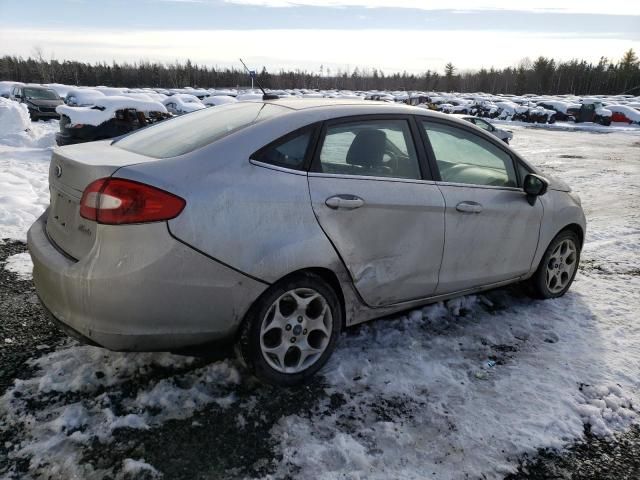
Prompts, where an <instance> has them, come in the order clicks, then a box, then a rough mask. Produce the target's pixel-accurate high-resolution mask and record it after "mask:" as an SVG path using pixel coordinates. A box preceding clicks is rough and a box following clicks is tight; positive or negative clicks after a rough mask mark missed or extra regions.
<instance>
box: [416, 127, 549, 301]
mask: <svg viewBox="0 0 640 480" xmlns="http://www.w3.org/2000/svg"><path fill="white" fill-rule="evenodd" d="M422 126H423V128H424V132H425V133H426V136H427V138H428V144H430V147H431V152H432V154H433V159H434V160H435V164H436V167H435V168H437V170H438V172H439V175H440V181H438V182H437V183H438V186H439V188H440V190H441V192H442V194H443V196H444V200H445V230H446V236H445V248H444V254H443V258H442V268H441V270H440V281H439V285H438V289H437V292H436V293H438V294H445V293H451V292H456V291H460V290H464V289H468V288H473V287H478V286H484V285H489V284H492V283H497V282H501V281H504V280H510V279H514V278H517V277H519V276H521V275H523V274H525V273H527V272H529V270H530V268H531V263H532V261H533V256H534V254H535V252H536V248H537V245H538V237H539V233H540V224H541V221H542V215H543V208H542V204H541V202H540V201H536V202H535V203H534V205H530V204H529V202H528V201H527V197H526V194H525V193H524V191H523V190H522V188H520V186H519V185H520V182H519V179H518V175H517V173H516V168H515V166H516V164H515V163H514V159H513V158H512V156H511V154H510V153H509V152H508V151H507V150H505V149H503V148H501V147H498V146H497V145H495V144H494V143H493V142H491V141H489V140H488V139H485V138H483V137H482V136H480V135H479V134H477V133H474V132H473V131H471V130H470V129H467V128H462V127H459V126H456V125H453V124H449V123H440V122H427V121H424V122H422ZM428 146H429V145H428Z"/></svg>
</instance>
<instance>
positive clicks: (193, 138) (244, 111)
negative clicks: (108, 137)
mask: <svg viewBox="0 0 640 480" xmlns="http://www.w3.org/2000/svg"><path fill="white" fill-rule="evenodd" d="M288 111H290V110H289V109H288V108H286V107H282V106H280V105H274V104H268V103H259V102H246V103H234V104H229V105H222V106H221V107H220V108H204V109H202V110H198V111H197V112H194V113H191V114H189V115H184V116H182V117H177V118H174V119H171V120H165V121H163V122H161V123H158V124H156V125H154V126H152V127H149V128H145V129H143V130H138V131H137V132H134V133H132V134H130V135H127V136H126V137H124V138H123V139H121V140H118V141H117V142H115V143H114V146H116V147H119V148H122V149H123V150H128V151H130V152H133V153H139V154H141V155H147V156H149V157H155V158H169V157H176V156H178V155H183V154H185V153H189V152H192V151H194V150H196V149H198V148H201V147H204V146H205V145H209V144H211V143H213V142H215V141H216V140H220V139H221V138H223V137H226V136H227V135H230V134H232V133H234V132H237V131H239V130H242V129H243V128H246V127H248V126H250V125H253V124H255V123H258V122H261V121H263V120H266V119H268V118H271V117H274V116H277V115H282V114H284V113H286V112H288Z"/></svg>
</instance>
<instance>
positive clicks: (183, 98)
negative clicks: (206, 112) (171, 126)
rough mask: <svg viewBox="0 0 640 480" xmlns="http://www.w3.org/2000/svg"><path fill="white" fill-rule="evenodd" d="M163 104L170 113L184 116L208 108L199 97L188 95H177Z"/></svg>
mask: <svg viewBox="0 0 640 480" xmlns="http://www.w3.org/2000/svg"><path fill="white" fill-rule="evenodd" d="M162 104H163V105H164V106H165V107H166V109H167V111H168V112H169V113H173V114H174V115H184V114H185V113H191V112H195V111H197V110H202V109H203V108H206V107H205V105H204V104H203V103H202V102H201V101H200V100H198V97H196V96H194V95H191V94H188V93H176V94H175V95H171V96H170V97H167V98H166V99H164V101H163V102H162Z"/></svg>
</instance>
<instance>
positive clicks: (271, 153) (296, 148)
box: [251, 128, 313, 170]
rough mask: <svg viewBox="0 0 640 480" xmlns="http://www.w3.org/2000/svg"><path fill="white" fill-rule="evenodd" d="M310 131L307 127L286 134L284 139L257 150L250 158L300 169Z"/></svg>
mask: <svg viewBox="0 0 640 480" xmlns="http://www.w3.org/2000/svg"><path fill="white" fill-rule="evenodd" d="M312 133H313V130H312V129H311V128H307V129H305V130H304V131H302V132H298V133H294V134H293V135H287V136H286V137H285V138H284V139H282V140H278V141H276V142H274V143H272V144H270V145H267V146H266V147H264V148H262V149H260V150H258V151H257V152H256V153H254V154H253V155H252V156H251V158H253V159H254V160H258V161H259V162H264V163H269V164H271V165H277V166H280V167H286V168H293V169H296V170H302V169H304V167H305V158H306V156H307V149H308V148H309V143H310V142H311V135H312Z"/></svg>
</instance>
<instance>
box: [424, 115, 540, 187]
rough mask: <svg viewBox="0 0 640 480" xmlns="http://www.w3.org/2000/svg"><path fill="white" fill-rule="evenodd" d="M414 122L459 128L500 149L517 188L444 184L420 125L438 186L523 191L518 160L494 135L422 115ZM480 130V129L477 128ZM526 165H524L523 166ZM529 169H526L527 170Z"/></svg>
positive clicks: (433, 154) (426, 136) (473, 184)
mask: <svg viewBox="0 0 640 480" xmlns="http://www.w3.org/2000/svg"><path fill="white" fill-rule="evenodd" d="M416 117H417V118H416V122H417V123H418V124H420V123H427V124H429V123H437V124H440V125H445V126H447V127H453V128H459V129H461V130H464V131H465V132H466V133H469V134H471V135H474V136H476V137H478V138H482V139H484V140H486V141H488V142H489V143H491V144H492V145H494V146H495V147H498V149H500V150H501V151H502V152H504V153H506V154H507V155H508V156H509V158H510V159H511V164H512V167H513V169H514V172H515V174H516V183H517V186H516V187H501V186H496V185H477V184H475V183H458V182H445V181H444V180H442V177H441V176H440V169H439V168H438V163H437V160H436V155H435V152H434V151H433V147H432V146H431V142H430V141H429V136H428V135H427V132H426V130H425V128H423V127H422V125H419V131H420V135H421V136H422V139H423V142H424V147H425V150H426V151H427V158H428V159H429V164H430V165H431V168H432V170H433V171H435V178H434V179H435V181H436V183H438V184H442V185H453V186H465V187H476V188H489V189H492V190H496V189H497V190H516V191H524V190H523V188H522V182H523V180H524V179H521V178H520V172H519V171H518V168H517V167H518V166H517V165H516V163H517V162H519V160H518V159H517V157H516V156H515V155H514V154H513V152H511V151H509V150H508V149H507V148H505V146H504V145H501V143H504V142H502V141H500V140H499V139H498V138H497V137H495V136H494V135H492V134H491V133H489V132H487V131H486V130H483V132H486V133H485V134H479V133H478V132H477V131H475V129H473V128H471V125H474V126H475V124H473V123H470V122H468V123H470V125H469V126H467V125H464V124H458V123H454V122H450V121H448V120H445V119H441V118H433V117H427V116H426V115H425V116H422V115H417V116H416ZM478 128H480V127H478ZM525 165H526V164H525ZM528 169H529V168H527V170H528Z"/></svg>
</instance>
